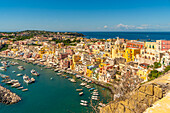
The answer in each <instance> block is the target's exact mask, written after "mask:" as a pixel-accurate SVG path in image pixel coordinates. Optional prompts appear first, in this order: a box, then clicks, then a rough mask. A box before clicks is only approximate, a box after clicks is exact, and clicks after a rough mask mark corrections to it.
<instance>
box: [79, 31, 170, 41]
mask: <svg viewBox="0 0 170 113" xmlns="http://www.w3.org/2000/svg"><path fill="white" fill-rule="evenodd" d="M80 33H82V34H84V35H86V36H85V37H86V38H97V39H108V38H116V37H120V38H125V39H129V40H137V39H140V40H147V39H151V40H152V41H155V40H160V39H162V40H170V32H80Z"/></svg>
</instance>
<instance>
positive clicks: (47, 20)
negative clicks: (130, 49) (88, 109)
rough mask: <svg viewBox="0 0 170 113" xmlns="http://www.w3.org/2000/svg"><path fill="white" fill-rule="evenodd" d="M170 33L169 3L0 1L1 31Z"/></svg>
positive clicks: (138, 0) (151, 0)
mask: <svg viewBox="0 0 170 113" xmlns="http://www.w3.org/2000/svg"><path fill="white" fill-rule="evenodd" d="M20 30H49V31H170V0H0V31H20Z"/></svg>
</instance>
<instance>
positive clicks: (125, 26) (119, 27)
mask: <svg viewBox="0 0 170 113" xmlns="http://www.w3.org/2000/svg"><path fill="white" fill-rule="evenodd" d="M115 28H116V29H120V30H128V29H134V28H135V26H134V25H125V24H118V25H116V27H115Z"/></svg>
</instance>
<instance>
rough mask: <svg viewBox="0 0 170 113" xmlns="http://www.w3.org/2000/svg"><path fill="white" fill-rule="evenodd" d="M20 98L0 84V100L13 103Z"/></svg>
mask: <svg viewBox="0 0 170 113" xmlns="http://www.w3.org/2000/svg"><path fill="white" fill-rule="evenodd" d="M20 100H21V98H20V97H19V96H18V95H16V94H15V93H12V92H11V91H10V90H9V89H6V88H4V87H3V86H1V85H0V102H2V103H4V104H14V103H17V102H19V101H20Z"/></svg>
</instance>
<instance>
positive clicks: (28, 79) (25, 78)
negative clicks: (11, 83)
mask: <svg viewBox="0 0 170 113" xmlns="http://www.w3.org/2000/svg"><path fill="white" fill-rule="evenodd" d="M23 80H24V82H26V83H27V84H29V83H32V81H31V79H30V78H29V77H28V76H27V75H26V74H25V75H24V76H23Z"/></svg>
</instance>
